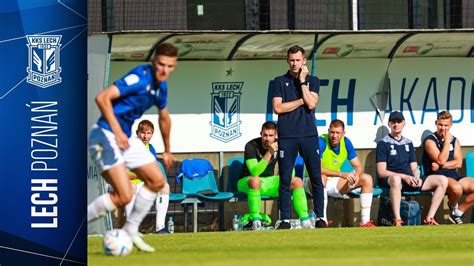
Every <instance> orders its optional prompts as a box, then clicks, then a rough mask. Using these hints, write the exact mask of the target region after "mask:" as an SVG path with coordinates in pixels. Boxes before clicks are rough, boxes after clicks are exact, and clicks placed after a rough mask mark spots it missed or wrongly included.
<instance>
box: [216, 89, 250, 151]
mask: <svg viewBox="0 0 474 266" xmlns="http://www.w3.org/2000/svg"><path fill="white" fill-rule="evenodd" d="M243 85H244V83H243V82H213V83H212V93H211V106H212V111H211V113H212V118H211V119H212V120H211V137H213V138H215V139H218V140H220V141H222V142H229V141H231V140H234V139H236V138H238V137H240V136H241V135H242V134H241V133H240V124H241V121H240V95H241V94H242V92H241V90H242V87H243Z"/></svg>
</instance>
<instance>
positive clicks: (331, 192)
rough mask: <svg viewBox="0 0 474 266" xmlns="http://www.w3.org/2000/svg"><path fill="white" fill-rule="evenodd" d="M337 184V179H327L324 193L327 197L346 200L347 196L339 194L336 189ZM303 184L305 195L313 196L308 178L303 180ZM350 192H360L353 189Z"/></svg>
mask: <svg viewBox="0 0 474 266" xmlns="http://www.w3.org/2000/svg"><path fill="white" fill-rule="evenodd" d="M338 182H339V177H329V178H328V180H327V182H326V191H327V193H328V197H333V198H342V199H346V198H347V196H346V195H345V194H341V192H339V190H338V189H337V183H338ZM303 184H304V190H305V191H306V193H308V194H309V195H311V196H313V195H312V193H311V187H310V185H309V184H310V182H309V177H305V178H304V180H303ZM352 191H360V188H356V189H353V190H352Z"/></svg>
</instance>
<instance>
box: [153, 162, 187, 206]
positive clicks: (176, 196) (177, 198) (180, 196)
mask: <svg viewBox="0 0 474 266" xmlns="http://www.w3.org/2000/svg"><path fill="white" fill-rule="evenodd" d="M158 165H159V166H160V169H161V172H162V173H163V175H164V176H165V178H166V182H168V184H169V179H168V175H166V171H165V168H164V167H163V164H161V162H159V161H158ZM185 198H186V194H184V193H171V192H170V202H172V203H176V202H181V201H183V200H184V199H185Z"/></svg>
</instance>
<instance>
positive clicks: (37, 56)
mask: <svg viewBox="0 0 474 266" xmlns="http://www.w3.org/2000/svg"><path fill="white" fill-rule="evenodd" d="M26 37H27V40H28V44H27V46H28V67H27V69H26V70H27V72H28V79H27V80H26V81H27V82H28V83H30V84H33V85H36V86H38V87H41V88H47V87H49V86H52V85H55V84H58V83H61V77H60V76H59V74H60V73H61V67H60V60H59V59H60V56H59V55H60V47H61V44H60V41H61V37H62V35H27V36H26Z"/></svg>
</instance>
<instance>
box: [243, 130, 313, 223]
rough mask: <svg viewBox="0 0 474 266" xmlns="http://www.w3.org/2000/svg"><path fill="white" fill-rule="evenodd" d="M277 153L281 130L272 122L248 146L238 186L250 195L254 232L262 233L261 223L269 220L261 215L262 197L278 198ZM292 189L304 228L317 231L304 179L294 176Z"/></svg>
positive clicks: (297, 211)
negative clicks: (278, 132) (314, 226)
mask: <svg viewBox="0 0 474 266" xmlns="http://www.w3.org/2000/svg"><path fill="white" fill-rule="evenodd" d="M277 151H278V143H277V127H276V124H275V123H274V122H271V121H268V122H265V123H264V124H263V125H262V130H261V132H260V137H259V138H255V139H253V140H251V141H249V142H248V143H247V144H246V145H245V154H244V160H245V162H244V165H243V167H242V172H241V174H240V179H239V181H238V183H237V189H238V191H240V192H244V193H247V195H248V203H249V212H250V213H249V217H250V220H251V221H252V229H253V230H261V229H262V221H261V220H262V219H265V218H266V217H264V215H262V214H260V208H261V206H262V199H261V197H262V196H268V197H278V188H279V186H280V177H279V176H278V175H275V173H274V172H275V165H276V163H277V161H278V160H277V158H276V155H277ZM291 189H292V191H293V206H294V208H295V211H296V213H297V214H298V217H299V218H300V220H301V225H302V227H303V228H313V225H312V223H311V221H310V219H309V216H308V203H307V201H306V194H305V191H304V189H303V181H302V179H301V178H299V177H295V176H293V178H292V180H291ZM288 224H289V223H288ZM285 229H289V228H285Z"/></svg>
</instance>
